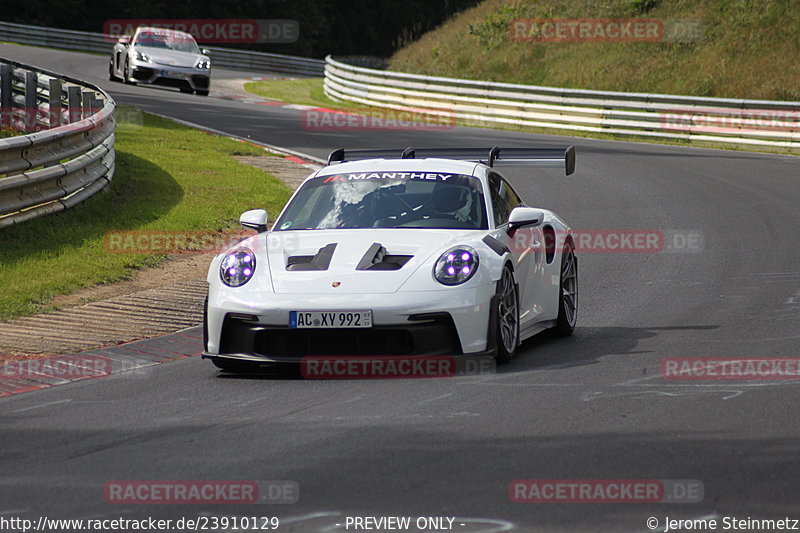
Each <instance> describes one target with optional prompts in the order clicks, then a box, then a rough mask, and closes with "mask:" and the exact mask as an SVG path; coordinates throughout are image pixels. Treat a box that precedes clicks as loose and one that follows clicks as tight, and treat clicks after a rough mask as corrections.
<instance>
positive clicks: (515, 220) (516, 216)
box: [508, 207, 544, 233]
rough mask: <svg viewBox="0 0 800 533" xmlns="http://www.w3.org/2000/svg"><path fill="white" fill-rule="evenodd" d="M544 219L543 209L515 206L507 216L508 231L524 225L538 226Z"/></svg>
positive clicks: (510, 231)
mask: <svg viewBox="0 0 800 533" xmlns="http://www.w3.org/2000/svg"><path fill="white" fill-rule="evenodd" d="M543 220H544V211H542V210H541V209H534V208H533V207H515V208H514V209H512V210H511V214H510V215H509V216H508V232H509V233H512V232H514V231H516V230H518V229H519V228H523V227H525V226H538V225H539V224H541V223H542V221H543Z"/></svg>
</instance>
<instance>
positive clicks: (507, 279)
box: [495, 266, 519, 363]
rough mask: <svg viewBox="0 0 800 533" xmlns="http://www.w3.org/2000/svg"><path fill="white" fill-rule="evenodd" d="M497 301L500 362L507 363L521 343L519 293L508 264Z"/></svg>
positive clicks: (504, 269)
mask: <svg viewBox="0 0 800 533" xmlns="http://www.w3.org/2000/svg"><path fill="white" fill-rule="evenodd" d="M495 302H496V304H495V305H496V306H497V308H496V310H495V312H496V317H497V318H496V320H497V323H496V327H495V331H496V335H497V353H496V354H495V359H496V360H497V362H498V363H507V362H508V361H511V359H513V358H514V354H515V353H516V351H517V345H519V294H518V291H517V284H516V282H515V281H514V274H513V273H512V272H511V269H510V268H509V267H508V266H505V267H503V274H502V275H501V276H500V281H498V282H497V292H496V293H495Z"/></svg>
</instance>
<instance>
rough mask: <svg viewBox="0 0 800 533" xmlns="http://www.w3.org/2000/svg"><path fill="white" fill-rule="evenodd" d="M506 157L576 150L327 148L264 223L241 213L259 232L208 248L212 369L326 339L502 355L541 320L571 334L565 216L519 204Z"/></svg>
mask: <svg viewBox="0 0 800 533" xmlns="http://www.w3.org/2000/svg"><path fill="white" fill-rule="evenodd" d="M503 164H506V165H526V166H556V165H557V166H564V167H565V169H566V173H567V174H571V173H572V172H573V170H574V166H575V151H574V148H573V147H569V148H567V149H563V150H562V149H527V148H503V149H500V148H496V147H495V148H492V149H491V150H489V149H486V150H480V149H416V150H413V149H410V148H409V149H406V150H397V151H392V152H387V151H385V150H384V151H376V150H356V151H351V150H348V151H344V150H337V151H335V152H333V153H332V154H331V156H330V158H329V161H328V166H326V167H324V168H322V169H321V170H318V171H316V172H314V173H313V174H311V176H309V177H308V178H307V179H306V181H305V182H304V183H303V184H302V185H301V186H300V187H299V188H298V190H297V191H296V192H295V194H294V195H293V196H292V198H291V199H290V201H289V202H288V204H287V205H286V207H285V208H284V210H283V212H282V213H281V215H280V216H279V217H278V219H277V221H276V223H275V225H274V227H273V228H272V230H271V231H267V213H266V212H265V211H264V210H261V209H256V210H252V211H248V212H246V213H244V214H243V215H242V216H241V219H240V222H241V224H242V225H244V226H245V227H248V228H252V229H254V230H256V232H257V233H256V234H255V235H253V236H251V237H249V238H247V239H244V240H242V241H241V242H239V243H238V244H236V245H235V246H233V247H232V248H231V249H229V250H226V251H224V252H223V253H221V254H219V255H218V256H217V257H215V258H214V260H213V261H212V263H211V267H210V269H209V273H208V284H209V292H208V301H207V304H206V317H205V322H204V337H205V339H204V341H205V351H204V354H203V357H204V358H207V359H211V360H212V361H213V362H214V364H216V365H217V366H218V367H220V368H222V369H223V370H238V369H241V368H242V366H243V364H244V365H246V364H247V363H248V362H250V363H252V362H262V363H263V362H278V363H281V362H300V361H301V359H302V358H303V357H307V356H328V355H330V356H341V357H347V356H405V355H408V356H421V355H478V354H481V355H486V354H491V355H494V356H495V357H496V359H497V360H498V361H500V362H504V361H508V360H509V359H511V358H512V357H513V356H514V353H515V351H516V349H517V346H518V345H519V343H520V342H521V341H522V340H525V339H526V338H528V337H531V336H533V335H535V334H537V333H539V332H541V331H543V330H545V329H549V328H552V329H553V330H554V331H555V332H557V333H558V334H562V335H569V334H571V333H572V331H573V328H574V327H575V322H576V317H577V304H578V278H577V259H576V257H575V253H574V242H573V236H572V233H571V230H570V228H569V226H568V225H567V224H566V223H565V222H564V221H562V220H561V219H560V218H559V217H558V216H557V215H556V214H555V213H553V212H551V211H547V210H544V209H539V208H533V207H528V206H526V205H525V203H524V202H523V201H522V199H521V198H520V197H519V195H518V194H517V193H516V192H515V191H514V189H513V188H512V187H511V186H510V185H509V183H508V182H507V181H506V179H505V178H504V177H503V176H502V175H501V174H500V173H499V172H498V171H497V169H496V168H495V166H501V165H503ZM520 232H525V234H526V235H525V238H524V239H519V238H518V237H519V233H520ZM520 242H522V243H524V245H520V244H519V243H520Z"/></svg>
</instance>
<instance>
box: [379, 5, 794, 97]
mask: <svg viewBox="0 0 800 533" xmlns="http://www.w3.org/2000/svg"><path fill="white" fill-rule="evenodd" d="M799 15H800V12H799V11H798V4H797V1H796V0H605V1H603V2H594V1H592V2H589V1H586V0H535V1H534V0H485V1H484V2H482V3H481V4H479V5H478V6H476V7H474V8H472V9H469V10H466V11H464V12H462V13H460V14H459V15H456V16H455V17H454V18H452V19H451V20H450V21H448V22H447V23H445V24H444V25H442V26H441V27H439V28H438V29H436V30H434V31H432V32H429V33H428V34H426V35H424V36H423V37H422V38H420V39H419V40H418V41H416V42H414V43H411V44H410V45H408V46H406V47H404V48H403V49H401V50H399V51H398V52H396V53H395V55H394V56H393V57H392V58H391V61H390V65H391V69H392V70H397V71H401V72H415V73H420V74H430V75H438V76H450V77H456V78H469V79H480V80H489V81H503V82H512V83H522V84H534V85H547V86H554V87H570V88H586V89H597V90H609V91H635V92H652V93H667V94H684V95H692V96H716V97H730V98H757V99H771V100H800V61H798V57H800V16H799ZM625 17H634V18H647V19H653V18H655V19H665V20H666V19H695V20H698V21H699V22H700V24H701V30H702V31H701V33H700V38H699V39H697V40H694V41H691V42H652V43H645V42H638V43H637V42H564V43H557V42H549V43H548V42H516V41H512V40H511V39H510V37H509V32H508V28H509V22H511V21H513V20H515V19H519V18H523V19H524V18H546V19H551V18H567V19H574V18H625Z"/></svg>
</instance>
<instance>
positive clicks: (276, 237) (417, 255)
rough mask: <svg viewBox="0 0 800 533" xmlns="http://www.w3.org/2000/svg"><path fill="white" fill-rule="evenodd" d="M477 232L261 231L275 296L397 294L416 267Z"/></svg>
mask: <svg viewBox="0 0 800 533" xmlns="http://www.w3.org/2000/svg"><path fill="white" fill-rule="evenodd" d="M482 233H483V232H481V231H474V232H464V231H463V230H437V229H423V230H419V229H384V230H378V229H358V230H311V231H273V232H270V233H268V234H267V235H266V243H265V244H266V248H267V254H268V255H269V268H270V275H271V278H272V286H273V289H274V291H275V292H276V293H278V294H289V293H291V294H327V293H329V294H364V293H372V294H379V293H393V292H397V291H398V290H399V289H400V287H402V285H403V284H404V283H405V282H406V281H407V280H408V279H409V278H411V276H412V275H413V274H414V273H415V272H416V271H417V270H419V269H420V268H424V269H432V268H433V262H434V261H435V260H436V259H438V257H439V255H440V254H441V253H442V252H444V251H445V250H446V249H448V248H449V247H451V246H455V245H458V244H469V243H470V241H472V240H473V239H474V238H475V237H476V236H480V235H482ZM470 234H474V235H470ZM298 263H303V264H302V265H300V266H297V264H298ZM376 263H380V264H378V265H377V266H376Z"/></svg>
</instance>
